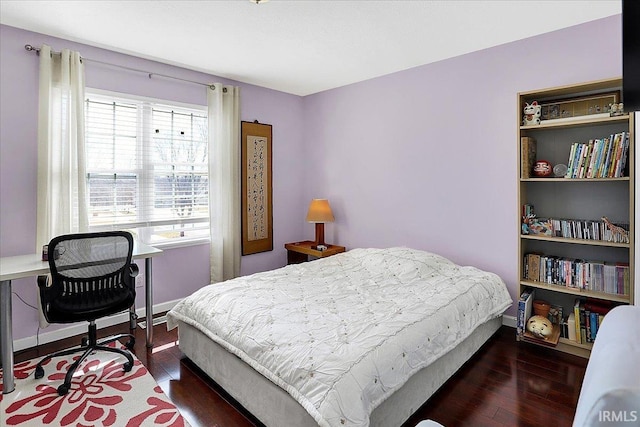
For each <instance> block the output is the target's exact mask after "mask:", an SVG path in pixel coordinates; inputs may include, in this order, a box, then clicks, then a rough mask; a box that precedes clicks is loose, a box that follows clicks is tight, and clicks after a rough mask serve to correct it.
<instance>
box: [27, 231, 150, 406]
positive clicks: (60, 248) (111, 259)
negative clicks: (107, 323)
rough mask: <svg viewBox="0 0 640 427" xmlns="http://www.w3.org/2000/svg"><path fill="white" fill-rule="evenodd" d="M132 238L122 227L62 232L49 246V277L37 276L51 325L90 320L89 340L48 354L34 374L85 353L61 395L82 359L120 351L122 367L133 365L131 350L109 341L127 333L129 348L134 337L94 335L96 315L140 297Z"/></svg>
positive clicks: (73, 368)
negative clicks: (62, 358) (60, 358)
mask: <svg viewBox="0 0 640 427" xmlns="http://www.w3.org/2000/svg"><path fill="white" fill-rule="evenodd" d="M132 252H133V237H132V236H131V234H130V233H128V232H124V231H108V232H102V233H81V234H68V235H64V236H58V237H55V238H54V239H52V240H51V242H50V243H49V248H48V260H49V268H50V270H51V274H50V276H39V277H38V288H39V290H40V301H41V303H42V311H43V314H44V317H45V319H46V320H47V322H49V323H73V322H79V321H88V322H89V332H88V338H87V337H85V338H83V339H82V344H81V346H80V347H77V348H72V349H67V350H62V351H58V352H56V353H53V354H50V355H48V356H46V357H45V358H44V359H42V360H41V361H40V363H38V365H37V366H36V371H35V377H36V378H42V377H43V376H44V369H43V368H42V364H43V363H45V362H47V361H48V360H50V359H51V358H54V357H57V356H65V355H68V354H73V353H77V352H81V353H82V356H80V358H78V359H77V360H76V361H75V362H74V363H73V364H72V365H71V366H70V367H69V370H68V371H67V374H66V376H65V379H64V383H63V384H62V385H60V386H59V387H58V394H59V395H60V396H62V395H65V394H67V392H68V391H69V389H70V387H71V379H72V378H73V374H74V372H75V371H76V369H77V368H78V366H80V364H81V363H82V361H83V360H84V359H85V358H86V357H87V356H88V355H89V354H90V353H92V352H94V351H96V350H104V351H110V352H112V353H118V354H121V355H123V356H125V357H126V358H127V362H126V363H125V364H124V371H125V372H129V371H130V370H131V368H132V367H133V357H132V356H131V353H130V352H128V351H126V350H121V349H119V348H114V347H109V346H106V344H108V343H110V342H112V341H116V340H118V339H120V338H122V337H129V341H128V342H127V343H126V344H125V347H126V348H127V349H129V350H131V349H132V348H133V346H134V344H135V338H134V336H133V335H130V334H121V335H117V336H112V337H109V338H106V339H102V340H100V341H99V342H98V341H97V339H96V323H95V321H96V319H98V318H101V317H105V316H109V315H112V314H116V313H119V312H121V311H124V310H128V309H129V307H131V306H132V305H133V304H134V301H135V297H136V290H135V277H136V276H137V275H138V266H137V265H136V264H135V263H132V262H131V255H132Z"/></svg>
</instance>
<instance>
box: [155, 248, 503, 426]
mask: <svg viewBox="0 0 640 427" xmlns="http://www.w3.org/2000/svg"><path fill="white" fill-rule="evenodd" d="M511 303H512V300H511V297H510V296H509V293H508V291H507V289H506V286H505V284H504V282H502V280H501V279H500V278H499V277H498V276H497V275H495V274H493V273H489V272H485V271H481V270H479V269H477V268H474V267H461V266H458V265H456V264H454V263H452V262H451V261H449V260H447V259H446V258H443V257H441V256H439V255H436V254H433V253H429V252H424V251H419V250H414V249H409V248H390V249H353V250H351V251H348V252H345V253H342V254H338V255H334V256H332V257H328V258H324V259H319V260H316V261H313V262H309V263H303V264H296V265H290V266H286V267H283V268H280V269H277V270H273V271H268V272H263V273H257V274H253V275H249V276H244V277H239V278H236V279H233V280H228V281H225V282H222V283H217V284H213V285H209V286H206V287H204V288H202V289H200V290H198V291H196V292H195V293H193V294H192V295H191V296H189V297H187V298H185V299H184V300H182V301H181V302H180V303H178V304H177V305H176V306H175V307H174V308H173V309H172V310H171V311H170V312H169V313H168V315H167V327H168V328H169V329H173V328H175V327H178V328H179V329H178V330H179V337H180V349H181V350H182V351H183V353H184V354H185V355H186V356H187V357H188V358H189V359H191V360H192V361H193V362H194V363H195V364H196V365H198V366H199V367H200V368H201V369H202V370H203V371H204V372H205V373H207V375H209V376H210V377H211V378H212V379H213V380H214V381H216V382H217V383H218V384H219V385H220V386H222V387H223V388H224V389H225V390H226V391H227V392H228V393H229V394H230V395H231V396H232V397H234V398H235V399H236V400H237V401H238V402H240V404H242V405H243V406H244V407H245V408H246V409H247V410H248V411H250V412H251V413H252V414H253V415H254V416H256V417H257V418H258V419H260V420H261V421H262V422H263V423H264V424H266V425H268V426H292V425H295V426H318V425H320V426H369V425H372V426H390V425H400V424H402V422H404V421H405V420H406V419H407V418H408V417H409V416H410V415H411V414H412V413H413V412H415V410H417V409H418V408H419V407H420V406H421V405H422V403H424V402H425V401H426V400H427V399H428V398H429V397H430V396H431V395H432V394H433V393H434V392H435V391H436V390H437V389H438V388H439V387H440V386H441V385H442V384H443V383H444V382H445V381H446V380H447V379H448V378H449V377H450V376H451V375H453V373H455V371H456V370H458V368H459V367H460V366H462V364H464V362H465V361H466V360H468V359H469V358H470V357H471V355H473V353H475V352H476V351H477V350H478V349H479V348H480V347H481V346H482V344H483V343H484V342H486V340H488V339H489V338H490V337H491V335H492V334H493V333H494V332H495V331H496V330H497V329H498V328H499V327H500V325H501V315H502V313H503V312H504V310H505V309H506V308H508V307H509V306H510V305H511Z"/></svg>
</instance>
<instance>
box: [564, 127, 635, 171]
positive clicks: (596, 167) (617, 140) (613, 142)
mask: <svg viewBox="0 0 640 427" xmlns="http://www.w3.org/2000/svg"><path fill="white" fill-rule="evenodd" d="M628 153H629V133H628V132H620V133H616V134H612V135H611V136H609V137H606V138H601V139H592V140H590V141H589V142H587V143H580V142H575V143H573V144H572V145H571V151H570V153H569V161H568V164H567V173H566V175H565V178H619V177H622V176H623V174H624V169H625V166H626V162H627V156H628Z"/></svg>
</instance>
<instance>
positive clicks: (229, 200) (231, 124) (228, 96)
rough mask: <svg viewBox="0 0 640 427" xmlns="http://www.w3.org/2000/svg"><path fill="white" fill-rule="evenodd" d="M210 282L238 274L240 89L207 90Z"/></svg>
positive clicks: (214, 87) (218, 86) (214, 86)
mask: <svg viewBox="0 0 640 427" xmlns="http://www.w3.org/2000/svg"><path fill="white" fill-rule="evenodd" d="M207 103H208V120H209V215H210V230H211V249H210V251H211V252H210V255H211V283H215V282H221V281H224V280H228V279H232V278H234V277H237V276H239V275H240V251H241V242H242V236H241V229H240V221H241V219H240V218H241V217H240V88H239V87H235V86H223V85H222V84H220V83H215V84H212V85H209V86H208V87H207Z"/></svg>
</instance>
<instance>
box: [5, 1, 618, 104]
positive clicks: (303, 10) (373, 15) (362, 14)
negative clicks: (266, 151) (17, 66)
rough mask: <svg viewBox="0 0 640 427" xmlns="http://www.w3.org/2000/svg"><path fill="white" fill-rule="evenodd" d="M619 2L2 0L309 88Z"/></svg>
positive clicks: (103, 40) (524, 33)
mask: <svg viewBox="0 0 640 427" xmlns="http://www.w3.org/2000/svg"><path fill="white" fill-rule="evenodd" d="M621 10H622V8H621V1H620V0H588V1H578V0H570V1H565V0H556V1H540V0H537V1H536V0H534V1H529V0H518V1H515V0H514V1H506V0H499V1H480V0H478V1H473V0H471V1H419V0H414V1H401V0H387V1H365V0H361V1H341V0H333V1H319V0H313V1H312V0H308V1H304V0H297V1H294V0H288V1H287V0H270V1H269V2H268V3H262V4H254V3H251V2H250V1H249V0H228V1H190V0H174V1H169V0H166V1H92V0H90V1H86V0H85V1H42V0H40V1H18V0H0V22H1V23H2V24H6V25H9V26H13V27H17V28H22V29H26V30H30V31H35V32H38V33H43V34H47V35H51V36H55V37H60V38H64V39H67V40H72V41H76V42H81V43H85V44H89V45H92V46H98V47H103V48H106V49H111V50H115V51H117V52H122V53H128V54H132V55H136V56H140V57H143V58H147V59H152V60H156V61H160V62H164V63H168V64H173V65H178V66H182V67H186V68H190V69H194V70H198V71H203V72H206V73H209V74H214V75H217V76H220V77H226V78H230V79H234V80H237V81H240V82H245V83H251V84H255V85H259V86H264V87H267V88H271V89H276V90H280V91H283V92H288V93H292V94H297V95H308V94H312V93H316V92H320V91H323V90H327V89H331V88H334V87H339V86H343V85H347V84H350V83H354V82H358V81H362V80H366V79H370V78H373V77H377V76H381V75H384V74H389V73H392V72H395V71H400V70H404V69H407V68H411V67H415V66H418V65H422V64H427V63H431V62H434V61H439V60H442V59H446V58H451V57H454V56H458V55H462V54H465V53H468V52H472V51H476V50H480V49H484V48H488V47H491V46H496V45H499V44H503V43H507V42H511V41H514V40H519V39H523V38H526V37H530V36H533V35H536V34H541V33H545V32H549V31H553V30H556V29H560V28H564V27H568V26H572V25H576V24H580V23H583V22H588V21H592V20H595V19H599V18H603V17H606V16H611V15H615V14H619V13H621ZM24 42H25V44H27V43H33V42H32V41H30V40H25V41H24ZM52 47H53V48H54V49H57V50H59V49H62V48H63V47H64V46H52ZM81 53H82V52H81Z"/></svg>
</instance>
